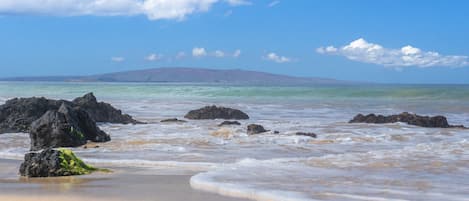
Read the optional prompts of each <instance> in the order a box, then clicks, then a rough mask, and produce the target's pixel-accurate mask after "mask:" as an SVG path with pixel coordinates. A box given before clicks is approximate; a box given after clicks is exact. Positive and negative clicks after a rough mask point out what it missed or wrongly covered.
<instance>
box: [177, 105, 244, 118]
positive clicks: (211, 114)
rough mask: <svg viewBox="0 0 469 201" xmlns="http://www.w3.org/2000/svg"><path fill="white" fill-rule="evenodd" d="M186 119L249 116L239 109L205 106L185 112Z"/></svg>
mask: <svg viewBox="0 0 469 201" xmlns="http://www.w3.org/2000/svg"><path fill="white" fill-rule="evenodd" d="M184 117H185V118H187V119H196V120H200V119H249V116H248V115H247V114H246V113H244V112H242V111H241V110H237V109H232V108H226V107H217V106H215V105H213V106H206V107H203V108H200V109H197V110H192V111H190V112H189V113H187V114H186V115H185V116H184Z"/></svg>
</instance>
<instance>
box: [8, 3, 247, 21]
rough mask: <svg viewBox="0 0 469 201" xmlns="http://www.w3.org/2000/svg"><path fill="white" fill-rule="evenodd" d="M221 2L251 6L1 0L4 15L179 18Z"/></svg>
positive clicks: (205, 10) (204, 10)
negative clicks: (222, 3)
mask: <svg viewBox="0 0 469 201" xmlns="http://www.w3.org/2000/svg"><path fill="white" fill-rule="evenodd" d="M219 2H227V3H228V4H229V5H231V6H239V5H248V4H250V2H248V1H244V0H226V1H222V0H1V1H0V14H28V15H51V16H81V15H93V16H122V15H123V16H133V15H146V16H147V17H148V19H150V20H160V19H177V20H182V19H184V18H185V17H186V16H188V15H191V14H194V13H201V12H207V11H208V10H210V8H211V7H212V6H213V5H214V4H216V3H219Z"/></svg>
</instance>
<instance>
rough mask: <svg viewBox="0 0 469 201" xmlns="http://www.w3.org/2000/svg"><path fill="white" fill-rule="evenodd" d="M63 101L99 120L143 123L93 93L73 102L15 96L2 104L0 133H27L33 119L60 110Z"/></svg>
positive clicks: (0, 107) (0, 108) (0, 106)
mask: <svg viewBox="0 0 469 201" xmlns="http://www.w3.org/2000/svg"><path fill="white" fill-rule="evenodd" d="M63 103H66V104H67V105H70V106H71V107H79V108H81V109H83V110H84V111H86V112H87V113H88V114H89V116H90V117H91V118H92V119H94V120H95V121H98V122H109V123H124V124H128V123H141V122H138V121H136V120H134V119H132V117H131V116H129V115H126V114H122V112H121V111H120V110H118V109H115V108H114V107H112V106H111V105H110V104H107V103H103V102H99V103H98V102H97V101H96V97H94V95H93V94H92V93H89V94H86V95H85V96H83V97H80V98H76V99H75V100H74V101H73V102H70V101H66V100H51V99H46V98H37V97H33V98H14V99H11V100H8V101H6V103H5V104H3V105H0V133H18V132H24V133H27V132H29V131H30V126H31V123H32V122H33V121H35V120H37V119H39V118H40V117H41V116H42V115H44V114H45V113H46V112H47V111H49V110H58V109H59V107H60V106H61V105H62V104H63Z"/></svg>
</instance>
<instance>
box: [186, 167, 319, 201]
mask: <svg viewBox="0 0 469 201" xmlns="http://www.w3.org/2000/svg"><path fill="white" fill-rule="evenodd" d="M213 177H215V175H213V174H211V173H199V174H197V175H194V176H192V177H191V180H190V184H191V187H192V188H194V189H197V190H203V191H208V192H212V193H217V194H219V195H224V196H230V197H236V198H244V199H250V200H257V201H314V199H311V198H308V197H307V196H306V195H304V194H302V193H298V192H291V191H280V190H268V189H257V188H254V187H252V188H249V187H246V185H236V184H231V183H223V182H216V181H214V179H213Z"/></svg>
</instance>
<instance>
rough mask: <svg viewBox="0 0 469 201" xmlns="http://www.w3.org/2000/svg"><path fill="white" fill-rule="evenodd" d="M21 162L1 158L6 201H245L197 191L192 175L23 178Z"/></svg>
mask: <svg viewBox="0 0 469 201" xmlns="http://www.w3.org/2000/svg"><path fill="white" fill-rule="evenodd" d="M20 163H21V161H16V160H2V159H0V200H2V201H3V200H5V201H10V200H11V201H43V200H44V201H59V200H60V201H64V200H67V201H79V200H80V201H81V200H87V201H107V200H112V201H114V200H115V201H127V200H129V201H130V200H132V201H147V200H148V201H243V200H242V199H234V198H228V197H222V196H219V195H216V194H211V193H206V192H201V191H197V190H194V189H192V188H191V187H190V185H189V179H190V177H191V174H187V173H178V174H175V175H158V172H157V171H155V173H153V172H149V171H148V170H142V169H137V168H117V169H116V168H114V172H113V173H108V174H106V173H95V174H91V175H86V176H79V177H60V178H32V179H29V178H23V177H19V176H18V167H19V165H20Z"/></svg>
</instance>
